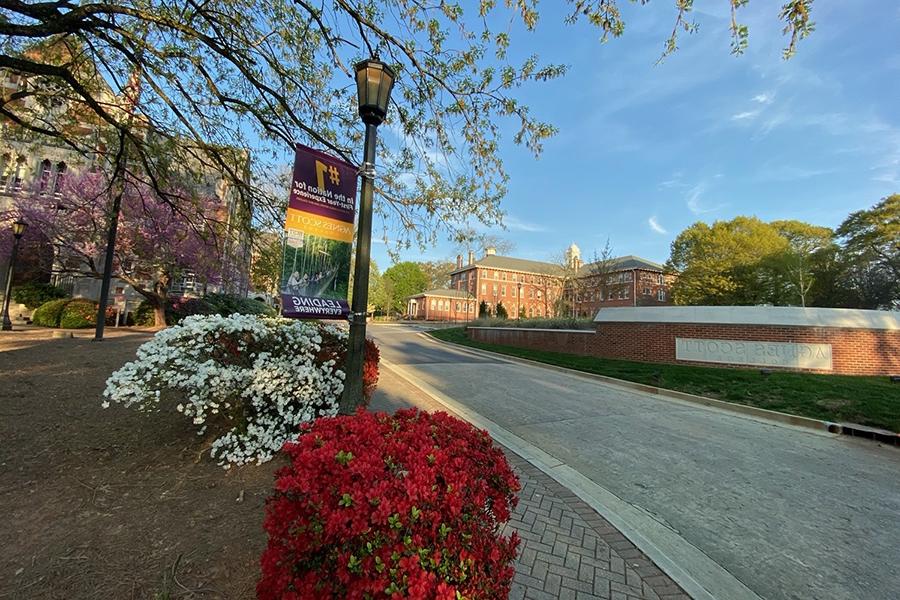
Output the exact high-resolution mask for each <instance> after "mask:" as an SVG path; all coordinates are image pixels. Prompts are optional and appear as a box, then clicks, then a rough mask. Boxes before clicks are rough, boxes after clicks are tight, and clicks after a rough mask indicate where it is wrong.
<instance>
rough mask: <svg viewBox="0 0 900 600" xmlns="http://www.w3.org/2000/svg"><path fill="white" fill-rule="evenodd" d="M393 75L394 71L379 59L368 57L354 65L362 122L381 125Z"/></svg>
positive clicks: (392, 83) (389, 95) (389, 96)
mask: <svg viewBox="0 0 900 600" xmlns="http://www.w3.org/2000/svg"><path fill="white" fill-rule="evenodd" d="M394 77H395V75H394V71H393V70H392V69H391V68H390V67H389V66H388V65H386V64H385V63H383V62H381V61H380V60H375V59H371V58H370V59H368V60H364V61H362V62H360V63H358V64H357V65H356V93H357V95H358V97H359V116H360V117H362V120H363V123H365V124H367V125H381V122H382V121H384V118H385V116H387V109H388V103H389V102H390V100H391V88H393V87H394Z"/></svg>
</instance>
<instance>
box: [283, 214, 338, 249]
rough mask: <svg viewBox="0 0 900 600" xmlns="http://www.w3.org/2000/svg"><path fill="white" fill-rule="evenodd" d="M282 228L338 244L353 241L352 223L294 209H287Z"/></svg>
mask: <svg viewBox="0 0 900 600" xmlns="http://www.w3.org/2000/svg"><path fill="white" fill-rule="evenodd" d="M284 226H285V228H286V229H299V230H300V231H303V232H305V233H307V234H309V235H315V236H318V237H323V238H328V239H330V240H337V241H339V242H352V241H353V223H347V222H345V221H338V220H337V219H330V218H328V217H323V216H321V215H315V214H313V213H308V212H306V211H302V210H297V209H295V208H288V211H287V219H286V220H285V223H284Z"/></svg>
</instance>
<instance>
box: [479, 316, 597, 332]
mask: <svg viewBox="0 0 900 600" xmlns="http://www.w3.org/2000/svg"><path fill="white" fill-rule="evenodd" d="M470 325H471V326H472V327H524V328H531V329H585V330H591V329H594V327H595V326H596V325H595V324H594V321H593V319H572V318H570V317H555V318H543V319H515V320H510V319H497V318H480V319H476V320H475V321H472V323H471V324H470Z"/></svg>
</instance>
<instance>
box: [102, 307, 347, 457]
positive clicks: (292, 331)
mask: <svg viewBox="0 0 900 600" xmlns="http://www.w3.org/2000/svg"><path fill="white" fill-rule="evenodd" d="M346 340H347V331H346V329H342V328H340V327H337V326H335V325H333V324H326V325H323V324H315V323H309V322H303V321H290V320H286V319H271V318H265V317H257V316H250V315H231V316H229V317H222V316H220V315H210V316H204V315H195V316H192V317H188V318H186V319H184V320H182V321H181V323H180V324H179V325H178V326H175V327H170V328H168V329H164V330H162V331H160V332H158V333H157V334H156V335H155V336H154V337H153V339H151V340H150V341H149V342H147V343H146V344H144V345H142V346H141V347H140V348H139V349H138V351H137V360H135V361H133V362H130V363H127V364H126V365H124V366H123V367H122V368H121V369H119V370H118V371H116V372H115V373H113V374H112V376H110V378H109V379H108V380H107V385H106V389H105V391H104V393H103V395H104V397H105V398H106V400H104V403H103V404H104V406H108V405H109V401H113V402H119V403H121V404H122V405H123V406H133V407H135V408H137V409H138V410H141V411H146V412H151V411H155V410H158V408H159V406H160V397H161V395H162V394H161V392H162V391H166V392H167V394H166V397H173V396H176V397H177V396H181V397H182V398H183V399H184V401H183V402H181V403H179V404H177V405H176V406H175V407H174V408H175V410H177V411H178V412H180V413H182V414H184V415H185V416H187V417H188V418H190V419H191V420H192V421H193V423H194V424H195V425H198V435H202V434H203V433H204V432H205V431H206V427H207V424H206V421H207V416H208V415H209V414H213V415H219V414H221V415H222V416H221V417H217V420H216V423H219V422H221V419H222V417H224V418H225V419H226V421H229V422H231V421H235V420H237V421H235V423H234V424H235V425H236V424H237V422H243V423H242V424H243V427H242V428H241V430H240V431H239V430H238V429H237V428H231V429H229V430H226V431H224V432H223V433H222V434H221V435H220V436H219V437H218V438H217V439H216V440H214V441H213V443H212V450H211V453H212V455H213V456H214V457H216V458H217V459H218V460H219V461H220V464H223V465H225V466H227V465H228V464H229V463H230V464H245V463H250V462H257V463H261V462H265V461H267V460H270V459H271V458H272V456H273V455H274V454H275V453H276V452H277V451H278V450H280V448H281V446H282V445H283V444H284V442H285V441H287V440H289V439H294V438H296V436H297V434H298V433H297V432H298V429H297V427H298V425H299V424H300V423H302V422H304V421H309V420H311V419H314V418H316V417H317V416H330V415H335V414H337V404H338V400H339V397H340V394H341V392H342V391H343V388H344V377H345V375H344V373H343V372H342V371H339V370H337V369H336V368H335V363H334V361H333V360H329V361H326V362H324V363H322V364H317V362H316V360H317V359H316V357H317V356H318V354H319V353H320V350H321V349H322V345H323V344H326V343H327V344H332V345H334V344H342V343H346ZM226 343H227V344H230V345H232V347H237V348H238V349H239V354H238V357H237V358H236V359H235V357H230V356H228V355H227V353H225V354H223V353H222V351H221V350H222V348H223V347H224V346H225V344H226ZM223 356H224V358H223ZM162 406H165V403H163V404H162ZM222 408H224V411H222V410H221V409H222ZM244 421H246V422H244Z"/></svg>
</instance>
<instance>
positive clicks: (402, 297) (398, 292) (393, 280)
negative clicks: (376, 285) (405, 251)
mask: <svg viewBox="0 0 900 600" xmlns="http://www.w3.org/2000/svg"><path fill="white" fill-rule="evenodd" d="M381 277H382V279H383V281H384V282H385V285H387V286H388V287H389V288H390V307H389V308H390V309H391V311H393V312H395V313H403V312H404V311H405V310H406V299H407V298H408V297H409V296H412V295H414V294H418V293H419V292H424V291H425V290H426V289H427V288H428V277H427V276H426V275H425V273H423V272H422V268H421V267H420V266H419V264H418V263H414V262H410V261H406V262H401V263H397V264H396V265H394V266H392V267H390V268H389V269H387V270H385V272H384V274H383V275H382V276H381ZM388 282H389V283H388Z"/></svg>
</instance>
